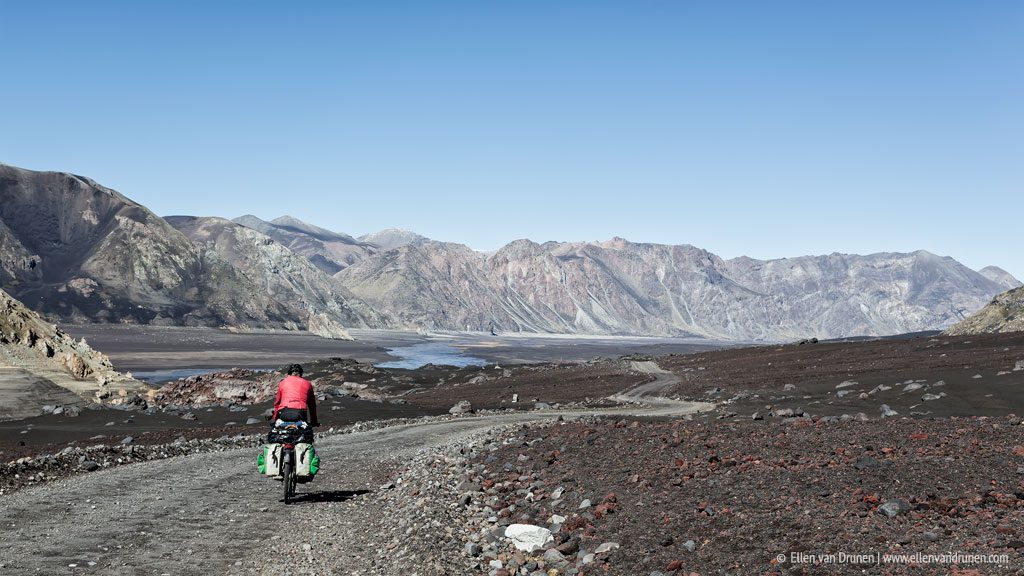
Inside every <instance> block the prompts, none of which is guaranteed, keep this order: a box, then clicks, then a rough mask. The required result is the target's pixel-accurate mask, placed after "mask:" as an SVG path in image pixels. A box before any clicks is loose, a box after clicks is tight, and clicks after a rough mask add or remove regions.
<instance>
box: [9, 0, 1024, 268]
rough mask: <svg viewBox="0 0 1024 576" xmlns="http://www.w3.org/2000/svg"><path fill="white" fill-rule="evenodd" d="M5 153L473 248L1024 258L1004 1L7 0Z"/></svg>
mask: <svg viewBox="0 0 1024 576" xmlns="http://www.w3.org/2000/svg"><path fill="white" fill-rule="evenodd" d="M2 22H3V33H2V34H0V62H2V69H3V73H2V76H0V78H2V80H0V107H2V108H0V109H2V110H3V114H2V115H0V162H5V163H9V164H14V165H17V166H22V167H26V168H32V169H39V170H62V171H71V172H75V173H78V174H83V175H87V176H90V177H92V178H94V179H96V180H97V181H99V182H101V183H103V184H106V185H108V186H111V187H113V188H116V189H118V190H119V191H121V192H123V193H125V194H126V195H128V196H129V197H132V198H133V199H135V200H137V201H139V202H142V203H143V204H145V205H147V206H149V207H150V208H152V209H153V210H154V211H155V212H157V213H158V214H162V215H169V214H197V215H222V216H228V217H231V216H236V215H241V214H244V213H253V214H256V215H258V216H261V217H264V218H268V219H269V218H273V217H275V216H278V215H281V214H292V215H294V216H297V217H299V218H302V219H304V220H308V221H310V222H312V223H315V224H318V225H321V226H325V227H327V228H331V229H335V230H339V231H344V232H348V233H351V234H356V235H358V234H362V233H366V232H369V231H372V230H376V229H380V228H386V227H392V226H396V227H402V228H408V229H412V230H416V231H418V232H420V233H423V234H426V235H428V236H431V237H434V238H437V239H442V240H451V241H457V242H463V243H466V244H469V245H470V246H473V247H475V248H479V249H493V248H496V247H498V246H500V245H501V244H503V243H505V242H507V241H510V240H512V239H515V238H523V237H528V238H531V239H534V240H538V241H542V240H549V239H550V240H598V239H607V238H610V237H612V236H616V235H618V236H623V237H625V238H628V239H631V240H636V241H650V242H663V243H689V244H694V245H696V246H700V247H702V248H707V249H709V250H711V251H713V252H715V253H718V254H720V255H722V256H724V257H732V256H738V255H748V256H752V257H758V258H774V257H782V256H796V255H802V254H821V253H829V252H833V251H838V252H854V253H868V252H876V251H910V250H915V249H927V250H930V251H932V252H936V253H938V254H943V255H950V256H953V257H955V258H957V259H959V260H961V261H963V262H964V263H965V264H968V265H969V266H972V267H974V268H980V267H982V266H984V265H987V264H997V265H1000V266H1003V267H1004V268H1006V269H1008V270H1010V271H1011V272H1013V273H1014V274H1016V275H1017V276H1018V277H1021V278H1024V251H1022V250H1021V246H1022V243H1021V241H1020V236H1019V234H1020V230H1021V225H1020V215H1021V214H1022V213H1024V185H1022V182H1024V161H1022V160H1024V3H1021V2H998V1H992V2H989V1H985V2H945V1H934V0H932V1H920V2H909V1H885V2H872V1H858V2H818V1H807V2H786V1H773V2H762V1H757V2H681V1H680V2H600V1H587V2H560V3H552V2H529V1H524V2H366V3H343V2H323V3H317V2H304V3H300V2H293V3H284V2H191V3H190V2H164V3H159V2H123V3H118V2H101V1H97V2H80V1H75V2H66V3H56V2H43V1H41V2H31V3H29V2H23V3H6V4H5V6H4V9H3V15H2Z"/></svg>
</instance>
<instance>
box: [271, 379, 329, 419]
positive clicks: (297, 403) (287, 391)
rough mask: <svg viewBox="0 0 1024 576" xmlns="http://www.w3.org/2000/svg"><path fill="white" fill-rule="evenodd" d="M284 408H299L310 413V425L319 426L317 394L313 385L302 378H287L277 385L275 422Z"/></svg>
mask: <svg viewBox="0 0 1024 576" xmlns="http://www.w3.org/2000/svg"><path fill="white" fill-rule="evenodd" d="M282 408H298V409H299V410H306V411H307V412H308V413H309V423H310V424H311V425H313V426H319V424H320V423H319V422H318V421H317V419H316V394H314V393H313V385H312V384H311V383H310V382H309V380H306V379H305V378H303V377H301V376H286V377H285V378H284V380H281V382H280V383H278V385H277V398H275V399H274V420H277V413H278V412H280V411H281V409H282Z"/></svg>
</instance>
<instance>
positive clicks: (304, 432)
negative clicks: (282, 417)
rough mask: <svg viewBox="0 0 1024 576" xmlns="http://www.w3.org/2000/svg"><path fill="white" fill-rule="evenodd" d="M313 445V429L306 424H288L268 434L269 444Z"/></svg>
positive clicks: (275, 427)
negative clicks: (301, 443)
mask: <svg viewBox="0 0 1024 576" xmlns="http://www.w3.org/2000/svg"><path fill="white" fill-rule="evenodd" d="M300 442H303V443H306V444H312V443H313V428H312V427H310V426H308V425H307V424H306V423H305V422H286V423H284V425H279V426H274V427H273V428H271V429H270V432H269V433H267V444H298V443H300Z"/></svg>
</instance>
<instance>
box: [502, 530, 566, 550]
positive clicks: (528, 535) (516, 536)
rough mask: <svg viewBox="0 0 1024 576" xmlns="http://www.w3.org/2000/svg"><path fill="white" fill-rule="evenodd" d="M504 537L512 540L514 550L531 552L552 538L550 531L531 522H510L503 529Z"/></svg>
mask: <svg viewBox="0 0 1024 576" xmlns="http://www.w3.org/2000/svg"><path fill="white" fill-rule="evenodd" d="M505 537H506V538H508V539H510V540H512V545H513V546H515V547H516V550H522V551H523V552H533V551H534V550H537V549H540V548H543V547H544V546H546V545H547V543H548V542H551V541H552V540H554V538H552V536H551V531H550V530H548V529H547V528H543V527H541V526H534V525H533V524H511V525H509V527H508V528H506V529H505Z"/></svg>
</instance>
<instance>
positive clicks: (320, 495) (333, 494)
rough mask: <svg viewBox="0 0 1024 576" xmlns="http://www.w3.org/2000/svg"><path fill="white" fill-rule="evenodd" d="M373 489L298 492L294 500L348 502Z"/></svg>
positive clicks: (297, 501) (301, 501) (296, 501)
mask: <svg viewBox="0 0 1024 576" xmlns="http://www.w3.org/2000/svg"><path fill="white" fill-rule="evenodd" d="M370 492H372V490H321V491H319V492H297V493H296V494H295V497H294V500H292V502H294V503H296V504H299V503H305V502H309V503H311V504H313V503H321V502H347V501H349V500H352V499H353V498H357V497H359V496H362V495H363V494H369V493H370Z"/></svg>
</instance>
